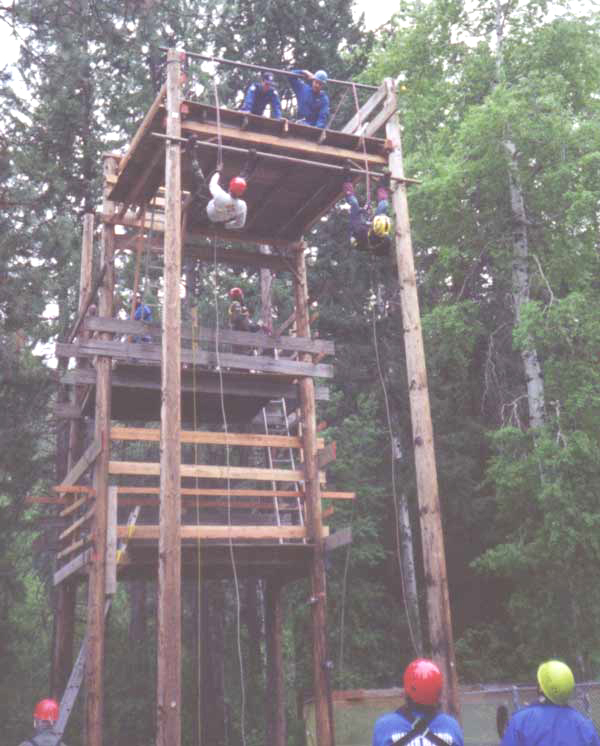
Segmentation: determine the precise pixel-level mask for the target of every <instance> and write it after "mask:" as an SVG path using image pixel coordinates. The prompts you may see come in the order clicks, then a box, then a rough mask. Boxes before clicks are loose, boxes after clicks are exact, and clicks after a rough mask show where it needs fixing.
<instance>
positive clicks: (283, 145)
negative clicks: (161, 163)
mask: <svg viewBox="0 0 600 746" xmlns="http://www.w3.org/2000/svg"><path fill="white" fill-rule="evenodd" d="M183 129H184V130H186V131H188V132H193V133H195V134H197V135H204V136H205V137H222V139H223V140H224V141H227V140H235V141H237V142H241V143H244V144H245V145H246V146H247V148H248V149H250V148H256V147H260V146H267V147H272V148H276V149H277V150H278V151H284V152H285V153H289V154H290V155H292V154H297V155H298V156H300V157H309V158H315V157H317V158H319V157H320V158H324V157H325V158H327V157H329V158H333V159H335V161H336V163H338V164H340V163H343V161H344V160H345V159H347V158H356V152H355V151H354V150H351V149H350V148H342V147H337V146H335V145H325V144H322V145H318V144H316V143H311V142H308V141H307V140H301V139H299V138H296V137H291V136H288V137H286V138H285V140H284V139H282V138H281V137H279V136H278V135H269V134H264V133H261V132H244V131H242V130H239V129H232V128H228V129H225V128H223V127H221V130H219V129H218V128H217V125H216V123H215V124H212V123H211V122H196V121H191V120H188V121H186V122H184V123H183ZM363 160H366V161H367V162H368V164H369V167H370V168H372V167H373V166H385V165H386V160H385V156H383V155H379V154H375V153H367V154H366V157H364V158H363Z"/></svg>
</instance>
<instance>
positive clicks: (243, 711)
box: [213, 89, 246, 746]
mask: <svg viewBox="0 0 600 746" xmlns="http://www.w3.org/2000/svg"><path fill="white" fill-rule="evenodd" d="M215 92H216V89H215ZM217 110H218V109H217ZM213 259H214V262H213V266H214V273H215V275H214V282H213V298H214V306H215V356H216V362H217V371H218V373H219V395H220V400H221V416H222V418H223V430H224V432H225V440H226V441H227V436H228V434H229V428H228V424H227V414H226V412H225V394H224V386H223V368H222V366H221V356H220V354H219V333H220V328H221V327H220V317H219V282H218V271H219V266H218V262H217V238H216V236H213ZM229 447H230V446H229V443H227V442H226V443H225V466H226V469H227V480H226V484H227V525H228V526H229V527H230V528H231V480H230V477H229ZM229 555H230V557H231V568H232V573H233V582H234V587H235V601H236V631H237V635H236V638H237V653H238V661H239V664H240V686H241V713H240V730H241V734H242V746H246V684H245V676H244V660H243V657H242V629H241V600H240V584H239V578H238V571H237V565H236V561H235V552H234V549H233V537H232V536H231V532H230V533H229Z"/></svg>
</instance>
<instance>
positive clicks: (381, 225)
mask: <svg viewBox="0 0 600 746" xmlns="http://www.w3.org/2000/svg"><path fill="white" fill-rule="evenodd" d="M389 186H390V177H389V174H384V175H383V176H382V177H381V178H380V180H379V183H378V185H377V208H376V209H375V215H374V217H373V220H372V221H371V206H370V205H364V206H363V207H361V206H360V204H359V202H358V199H357V197H356V194H355V192H354V184H353V183H352V181H350V171H349V170H347V171H345V172H344V184H343V187H342V189H343V191H344V197H345V199H346V202H347V203H348V204H349V205H350V232H351V238H350V242H351V244H352V246H354V247H355V248H357V249H359V250H360V251H372V252H373V254H375V255H376V256H387V255H388V254H389V253H390V248H391V245H392V242H391V239H390V231H391V227H392V223H391V220H390V218H389V216H388V209H389Z"/></svg>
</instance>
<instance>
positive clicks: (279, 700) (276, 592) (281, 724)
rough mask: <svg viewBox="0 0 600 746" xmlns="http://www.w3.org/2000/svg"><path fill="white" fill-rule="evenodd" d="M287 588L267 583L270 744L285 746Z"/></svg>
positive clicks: (266, 619) (266, 622) (266, 627)
mask: <svg viewBox="0 0 600 746" xmlns="http://www.w3.org/2000/svg"><path fill="white" fill-rule="evenodd" d="M282 590H283V585H282V583H280V582H279V581H278V580H277V579H275V578H269V579H268V580H267V582H266V592H265V636H266V638H267V690H266V698H267V728H266V734H267V739H266V740H267V743H268V744H269V746H285V745H286V743H287V737H286V721H285V677H284V671H283V604H282Z"/></svg>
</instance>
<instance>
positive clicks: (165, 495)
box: [53, 50, 455, 746]
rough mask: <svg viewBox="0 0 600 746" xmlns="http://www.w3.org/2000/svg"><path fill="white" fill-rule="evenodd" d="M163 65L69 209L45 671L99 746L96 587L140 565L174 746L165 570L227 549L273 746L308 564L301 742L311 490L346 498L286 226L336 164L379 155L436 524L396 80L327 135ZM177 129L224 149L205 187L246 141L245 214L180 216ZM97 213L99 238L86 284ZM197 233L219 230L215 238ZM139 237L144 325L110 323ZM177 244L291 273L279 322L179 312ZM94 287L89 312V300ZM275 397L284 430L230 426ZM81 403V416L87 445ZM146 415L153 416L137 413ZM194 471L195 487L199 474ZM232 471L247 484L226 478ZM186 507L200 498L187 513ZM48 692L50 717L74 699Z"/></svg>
mask: <svg viewBox="0 0 600 746" xmlns="http://www.w3.org/2000/svg"><path fill="white" fill-rule="evenodd" d="M181 68H182V56H181V53H180V52H178V51H176V50H169V52H168V56H167V67H166V70H167V78H166V82H165V84H164V86H163V88H162V89H161V91H160V93H159V94H158V96H157V98H156V100H155V101H154V103H153V105H152V106H151V108H150V110H149V111H148V113H147V115H146V117H145V119H144V120H143V122H142V124H141V126H140V127H139V129H138V131H137V132H136V134H135V136H134V138H133V139H132V141H131V143H130V145H129V147H128V149H127V151H126V152H125V154H124V155H116V154H113V153H109V154H107V155H106V156H105V158H104V200H103V205H102V211H101V213H100V214H97V215H96V216H95V220H94V217H92V216H86V219H85V221H84V230H83V244H82V270H81V287H80V303H79V315H78V318H77V320H76V322H75V324H74V326H73V328H72V331H71V333H70V335H69V337H68V339H67V340H66V341H64V342H61V343H58V344H57V355H58V357H59V358H61V359H62V360H66V359H69V358H70V359H74V360H75V361H76V365H75V366H73V367H71V368H70V369H67V368H66V366H65V367H64V368H63V373H62V383H63V384H64V385H65V386H67V387H69V390H70V397H69V400H68V402H66V403H63V404H62V407H61V410H60V414H61V415H62V416H63V417H66V418H68V419H69V422H70V440H69V471H68V473H67V474H66V476H65V478H64V479H63V481H62V482H61V484H59V485H58V486H57V488H56V490H57V493H58V496H57V501H60V503H61V505H62V506H63V507H62V512H61V514H62V516H63V517H64V518H65V520H66V521H67V525H66V526H65V528H64V530H63V531H62V533H61V545H60V548H59V551H58V554H57V565H56V571H55V575H54V582H55V584H56V585H57V586H58V589H57V592H58V616H57V630H56V635H55V647H54V651H53V670H54V681H55V685H56V688H57V689H58V690H59V693H60V694H62V692H63V691H65V690H66V694H68V692H69V691H73V692H76V690H77V689H78V687H79V684H80V682H81V678H82V677H83V676H84V671H85V682H84V683H85V723H86V726H85V727H86V734H85V744H86V746H101V745H102V742H103V734H102V731H103V726H102V711H103V679H104V666H103V658H104V626H105V614H106V610H107V608H108V605H109V604H110V598H111V596H112V594H114V592H115V589H116V586H117V583H118V582H119V580H121V579H122V578H133V577H144V578H155V579H157V581H158V628H157V631H158V673H157V676H158V686H157V705H156V706H157V740H156V743H157V745H158V746H180V743H181V581H182V577H195V576H196V574H197V572H198V569H197V568H198V564H199V562H201V565H202V568H203V570H202V572H203V577H213V578H229V577H231V575H232V560H231V549H232V547H233V548H234V549H235V558H236V559H235V561H236V565H237V570H238V571H239V572H240V573H242V574H246V575H251V576H256V577H259V578H262V579H265V581H266V583H267V601H268V603H267V605H266V606H267V620H266V621H267V625H266V627H267V631H268V635H269V639H268V640H267V649H268V651H269V661H268V665H269V666H270V671H269V672H268V675H269V677H270V682H271V684H272V696H273V700H274V706H273V716H272V717H273V722H272V723H271V724H270V729H269V730H270V733H271V734H272V737H273V744H274V746H283V744H284V743H285V728H284V725H283V712H284V689H283V674H282V670H281V660H282V650H281V645H282V639H281V596H280V594H281V589H282V587H283V586H284V585H285V584H286V583H287V582H290V581H292V580H295V579H297V578H300V577H308V578H310V584H311V593H310V598H309V599H307V601H308V603H309V604H310V608H311V613H312V616H311V618H312V663H313V695H314V698H315V702H316V723H317V740H318V744H319V746H333V743H334V735H333V724H332V722H331V719H330V718H331V709H330V707H329V706H328V696H329V692H328V670H327V669H328V661H327V652H326V644H325V643H326V583H325V564H324V555H325V551H326V549H327V543H328V542H329V543H330V545H331V546H333V545H335V544H336V543H339V542H340V541H341V540H344V539H342V538H341V534H340V536H337V535H336V534H332V535H331V536H328V529H327V527H326V526H325V525H324V521H323V509H322V503H321V501H322V498H328V499H336V498H351V497H352V494H351V493H333V492H330V491H329V492H328V491H327V487H326V477H325V472H324V466H325V464H326V462H327V460H328V459H330V458H331V451H332V449H328V448H327V447H325V444H324V443H323V442H322V440H321V439H320V438H319V436H318V432H317V422H316V415H315V402H316V400H317V399H318V398H319V397H326V396H327V389H326V387H325V386H324V385H323V384H322V383H320V384H318V385H316V384H315V381H314V379H315V378H318V379H325V380H326V379H328V378H331V377H332V376H333V365H332V360H331V359H332V356H333V354H334V346H333V343H332V342H330V341H325V340H320V339H315V338H313V336H312V335H311V326H310V309H309V301H308V298H309V289H308V286H307V273H306V265H305V244H304V243H303V240H302V237H303V235H305V234H306V233H307V231H309V230H310V228H311V226H313V225H314V224H315V223H316V222H317V221H318V220H319V219H320V218H321V217H322V216H323V215H324V214H325V213H327V211H328V210H330V209H331V207H332V206H333V205H334V204H335V202H336V201H338V200H339V199H340V198H341V196H342V170H343V169H344V168H347V167H348V163H347V161H348V160H351V161H352V162H353V163H354V164H355V166H356V168H355V176H356V178H359V177H361V176H362V173H364V171H365V169H367V170H368V171H370V172H371V173H372V174H376V173H378V172H379V173H380V172H381V169H382V168H383V167H385V166H388V165H389V166H390V168H391V173H392V177H393V180H394V187H395V188H394V196H393V205H394V211H395V215H396V225H397V236H396V249H397V259H398V268H399V279H400V287H401V297H402V305H403V324H404V329H405V338H406V344H407V347H406V349H407V361H408V365H409V381H410V382H411V390H410V397H411V411H412V413H413V433H414V439H415V459H416V464H417V475H418V480H419V497H420V499H421V501H422V506H423V505H425V506H426V510H425V512H426V513H427V514H428V517H426V521H429V520H431V521H434V523H435V521H438V522H439V501H438V496H437V481H436V476H435V460H434V458H433V439H432V431H431V419H430V416H429V404H428V398H427V383H426V376H425V373H424V363H423V352H422V340H421V332H420V324H419V318H418V304H417V299H416V283H415V277H414V267H413V263H412V249H411V246H410V230H409V225H408V211H407V204H406V189H405V182H406V180H405V179H404V174H403V170H402V152H401V143H400V127H399V123H398V118H397V113H396V112H397V104H396V93H395V85H394V82H393V81H392V80H389V79H388V80H385V81H384V83H383V84H382V85H381V86H380V87H379V88H377V89H374V91H373V94H372V95H371V97H370V99H369V100H368V101H367V102H366V103H365V104H364V105H363V106H362V108H361V109H360V111H358V112H357V113H356V115H355V116H354V117H353V119H352V120H351V121H350V122H348V124H347V125H346V126H345V127H344V128H343V129H342V131H331V130H320V129H316V128H314V127H308V126H305V125H300V124H295V123H292V122H289V121H287V120H279V121H276V120H272V119H267V118H263V117H257V116H254V115H252V114H247V113H243V112H240V111H235V110H229V109H224V108H221V109H218V108H215V107H214V106H209V105H206V104H202V103H197V102H193V101H186V100H183V97H182V86H181V81H182V69H181ZM384 130H385V136H383V132H384ZM191 135H195V136H196V138H197V142H198V144H199V145H198V148H199V153H200V158H201V166H202V169H203V171H204V172H205V173H209V172H211V171H212V170H213V169H214V167H215V164H216V160H217V152H218V150H219V149H220V151H221V152H222V153H223V156H224V164H225V166H224V174H223V175H224V179H223V181H226V180H228V179H229V177H230V176H233V175H235V174H237V173H238V171H239V169H240V167H241V165H242V163H243V161H244V159H245V157H246V155H247V151H248V150H249V149H255V150H256V151H257V152H258V154H259V165H258V168H257V169H256V171H255V173H254V175H253V178H252V180H251V182H250V185H249V187H248V190H247V192H246V195H245V199H246V201H247V204H248V220H247V222H246V226H245V228H244V229H243V230H241V231H237V232H235V234H232V232H231V231H225V230H221V229H219V228H217V227H215V226H214V225H211V224H209V223H202V222H199V223H198V222H194V223H193V224H192V223H188V224H187V228H186V230H185V231H183V230H182V223H183V222H184V221H183V220H182V218H183V214H182V212H183V209H184V208H183V206H184V205H185V203H186V197H187V194H188V193H189V191H190V188H191V175H190V172H189V164H188V162H187V159H186V158H185V157H182V153H183V150H182V148H183V144H184V143H185V140H186V139H187V138H188V137H189V136H191ZM95 224H96V226H99V227H100V231H101V238H100V252H99V262H96V263H97V264H98V263H99V271H98V272H97V273H96V279H95V281H94V280H93V276H92V275H93V273H92V267H93V264H94V251H93V244H94V225H95ZM124 229H125V230H124ZM215 237H217V239H219V238H222V237H226V238H227V240H228V245H227V248H223V244H224V242H223V241H220V240H215ZM233 241H235V247H233V246H232V245H231V243H232V242H233ZM142 243H143V245H144V247H145V250H148V251H149V252H151V253H152V255H154V256H156V257H159V258H160V260H161V262H162V265H163V268H164V269H163V275H162V281H161V282H162V285H161V309H160V316H161V319H162V323H161V325H160V326H159V325H158V324H152V323H147V322H143V321H135V320H131V319H129V320H124V319H120V318H116V317H115V288H116V287H118V285H119V279H118V277H117V275H118V271H119V266H120V262H119V261H118V256H119V253H120V252H121V251H126V250H132V251H139V250H140V245H141V244H142ZM258 247H261V248H260V249H259V248H258ZM264 247H269V249H264ZM190 258H191V259H201V260H204V261H206V262H209V263H210V262H215V261H216V262H217V263H220V264H224V265H232V266H236V267H239V268H245V269H247V270H248V271H256V270H257V269H269V270H271V271H272V272H276V273H287V276H288V277H290V278H291V280H292V282H293V286H294V300H295V308H294V314H293V321H294V324H293V327H294V330H295V332H294V334H293V335H290V334H289V333H284V331H283V328H280V329H279V330H277V329H275V330H274V332H273V334H271V335H268V334H262V333H255V334H251V333H245V332H234V331H231V330H229V329H228V328H225V327H224V326H223V327H222V328H220V329H215V328H208V327H206V326H202V325H201V324H200V323H198V322H197V321H196V320H194V319H192V320H191V321H190V320H184V321H182V313H181V295H182V290H181V275H182V262H183V261H185V260H186V259H190ZM96 296H97V297H98V303H97V313H93V314H92V313H90V309H91V307H92V304H93V303H94V304H95V300H94V299H95V298H96ZM415 309H416V310H415ZM282 327H286V324H283V325H282ZM286 328H287V329H289V328H291V325H290V324H287V327H286ZM282 399H284V400H285V401H287V402H288V403H289V404H291V405H292V408H293V409H294V410H295V411H296V412H297V415H296V421H297V423H299V424H300V428H298V429H297V430H296V431H295V432H294V433H292V434H286V435H281V434H278V435H272V434H268V433H264V434H256V433H251V432H248V429H247V428H245V427H236V426H237V425H245V424H247V423H249V422H250V421H251V420H252V419H253V418H254V417H255V416H256V415H257V413H259V412H260V411H261V409H262V408H263V407H265V406H266V405H267V403H268V402H269V401H272V400H282ZM193 412H194V415H192V413H193ZM85 416H87V417H89V418H92V420H93V434H91V437H89V438H88V441H87V442H84V435H83V425H82V422H83V418H84V417H85ZM155 422H159V423H160V426H159V427H157V426H156V425H153V426H152V425H151V423H155ZM198 422H200V425H201V426H200V427H198ZM117 423H118V424H117ZM128 423H129V424H128ZM211 426H212V427H211ZM215 426H216V427H215ZM136 442H137V443H140V444H148V443H152V442H154V443H156V444H159V446H160V449H159V452H160V458H158V457H157V458H156V460H154V461H149V460H136V461H132V460H125V459H123V458H119V457H118V455H119V453H121V452H122V449H120V448H119V447H118V444H119V443H136ZM189 444H195V445H198V444H209V445H212V446H215V447H216V446H219V447H222V448H225V449H226V450H227V453H228V454H230V453H233V452H234V451H235V449H238V451H241V450H243V449H248V448H257V447H261V448H262V447H264V448H272V449H288V451H289V449H293V451H294V453H296V455H297V458H296V459H295V461H294V460H292V461H290V463H289V464H288V465H287V467H286V468H281V465H280V464H277V463H274V462H273V461H272V460H270V461H269V464H268V466H267V467H264V468H261V467H256V466H240V465H233V464H232V462H233V461H235V459H231V458H230V457H229V456H228V457H227V459H226V463H224V464H223V463H221V464H217V465H215V464H214V463H213V464H208V463H206V464H203V463H197V462H194V463H190V462H189V459H187V460H186V458H185V457H184V456H182V454H183V452H184V450H185V448H186V447H188V445H189ZM236 463H238V462H236ZM246 463H247V462H246ZM290 464H293V468H291V466H290ZM86 475H90V476H87V478H86ZM208 479H210V480H211V482H210V484H211V486H210V487H203V486H202V484H203V480H208ZM117 481H118V484H117ZM249 481H251V482H253V483H256V484H257V485H259V486H254V487H252V488H251V489H250V488H248V487H247V486H244V485H247V484H248V482H249ZM215 484H218V485H219V486H216V487H215V486H214V485H215ZM240 485H241V486H240ZM291 498H293V499H291ZM189 501H194V503H193V504H194V505H198V504H199V505H200V510H199V511H196V510H194V511H189V510H187V505H188V502H189ZM423 501H425V502H423ZM140 511H143V516H144V517H143V520H142V519H140ZM192 514H193V515H192ZM432 525H433V528H432ZM423 531H424V534H423V535H424V538H426V541H427V544H426V545H427V546H428V547H429V548H430V550H431V551H430V553H429V555H428V557H427V558H426V559H425V565H426V567H425V569H426V575H427V577H428V578H429V579H430V587H429V588H428V598H429V599H430V603H429V606H430V614H429V627H430V636H431V643H432V648H433V653H434V655H435V656H436V657H437V658H438V659H439V660H440V662H441V663H442V664H443V665H444V667H445V669H446V675H447V678H448V680H449V682H450V687H449V691H450V692H452V689H453V680H454V681H455V678H454V679H453V676H454V673H453V665H454V663H453V652H452V640H451V633H449V630H450V617H449V607H448V598H447V588H446V575H445V560H444V553H443V544H442V545H441V549H440V544H439V541H441V531H439V533H438V532H437V528H436V527H435V525H434V524H431V525H429V524H428V525H427V526H426V527H425V528H423ZM344 536H345V535H344ZM346 540H347V539H346ZM424 543H425V542H424ZM198 555H200V557H199V556H198ZM86 579H87V583H88V617H87V636H86V641H85V643H84V646H83V648H82V652H81V654H80V657H79V659H78V660H77V661H76V662H75V664H74V666H73V668H72V659H73V626H74V624H73V620H74V598H75V593H74V588H76V586H77V583H79V582H83V581H84V580H86ZM432 589H433V591H432ZM432 593H433V595H432ZM434 597H435V599H434ZM432 599H434V600H432ZM71 668H72V671H71ZM69 673H71V678H70V679H69V683H68V677H69ZM66 694H65V697H66ZM66 699H67V700H68V701H67V703H66V704H67V707H66V708H64V711H63V713H62V715H61V717H62V720H63V721H64V719H65V718H66V717H68V709H69V707H70V706H72V703H71V700H69V698H68V697H66ZM63 701H64V698H63Z"/></svg>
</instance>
